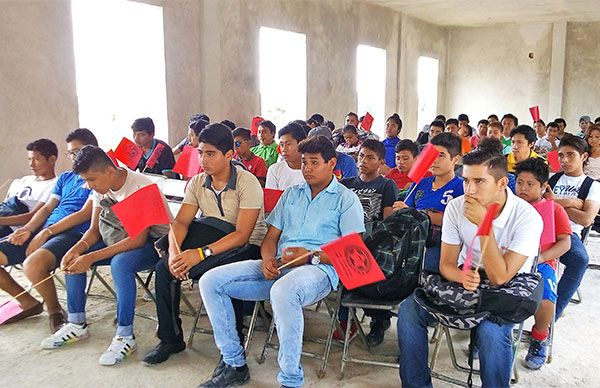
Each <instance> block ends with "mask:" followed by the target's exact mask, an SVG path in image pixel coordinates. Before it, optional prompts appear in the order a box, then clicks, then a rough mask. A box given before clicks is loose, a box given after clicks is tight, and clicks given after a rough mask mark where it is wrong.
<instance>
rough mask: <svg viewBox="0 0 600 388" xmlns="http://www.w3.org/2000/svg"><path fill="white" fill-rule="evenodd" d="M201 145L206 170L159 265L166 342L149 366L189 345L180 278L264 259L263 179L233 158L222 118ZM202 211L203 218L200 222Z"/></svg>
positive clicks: (194, 183) (239, 318) (238, 306)
mask: <svg viewBox="0 0 600 388" xmlns="http://www.w3.org/2000/svg"><path fill="white" fill-rule="evenodd" d="M198 150H199V154H200V165H201V166H202V168H203V169H204V172H202V173H200V174H198V175H196V176H194V177H193V178H192V179H191V180H190V182H189V184H188V186H187V188H186V190H185V197H184V199H183V205H182V206H181V208H180V209H179V212H178V213H177V216H176V217H175V221H174V222H173V233H169V237H168V239H169V240H168V241H169V244H168V245H169V246H168V260H164V259H163V260H160V261H159V262H158V263H157V264H156V279H155V287H156V311H157V315H158V338H159V339H160V343H159V344H158V345H157V346H156V347H155V348H154V349H152V350H151V351H150V352H148V353H147V354H146V355H145V356H144V358H143V360H142V361H143V362H144V364H146V365H154V364H159V363H161V362H164V361H166V360H167V359H168V358H169V357H170V356H171V355H172V354H175V353H179V352H181V351H183V350H184V349H185V342H184V341H183V331H182V328H181V319H180V318H179V302H180V298H181V282H180V280H183V279H186V278H191V279H199V278H200V277H201V276H203V275H204V273H205V272H206V271H208V270H209V269H211V268H214V267H217V266H220V265H223V264H228V263H233V262H236V261H243V260H248V259H256V258H259V257H260V244H261V243H262V240H263V237H264V236H265V233H266V229H267V227H266V224H265V221H264V216H263V192H262V188H261V187H260V184H259V183H258V180H257V179H256V177H255V176H254V175H252V174H251V173H250V172H248V171H246V170H244V169H242V168H241V167H240V168H237V167H235V166H234V165H233V164H232V162H231V160H232V158H233V137H232V135H231V131H230V130H229V128H227V127H226V126H225V125H223V124H220V123H215V124H210V125H208V126H207V127H206V128H204V130H203V131H202V132H201V133H200V146H199V149H198ZM198 211H200V212H201V213H202V218H201V219H200V220H196V221H195V220H194V219H195V216H196V214H197V213H198ZM178 246H180V247H181V253H179V252H178V249H177V247H178ZM205 302H206V299H205ZM234 306H235V310H236V314H235V317H236V326H237V329H238V332H236V337H237V341H238V343H239V342H240V341H241V329H242V323H243V308H242V307H243V305H242V302H241V301H236V302H235V303H234ZM237 333H240V334H239V336H238V334H237Z"/></svg>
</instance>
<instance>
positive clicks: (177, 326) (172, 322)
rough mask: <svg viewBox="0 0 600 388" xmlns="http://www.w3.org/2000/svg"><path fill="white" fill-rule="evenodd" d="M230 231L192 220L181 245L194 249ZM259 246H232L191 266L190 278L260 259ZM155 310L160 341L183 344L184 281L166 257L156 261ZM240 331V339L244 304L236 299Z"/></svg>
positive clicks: (234, 303) (234, 304) (235, 308)
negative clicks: (181, 308)
mask: <svg viewBox="0 0 600 388" xmlns="http://www.w3.org/2000/svg"><path fill="white" fill-rule="evenodd" d="M227 234H228V233H226V232H224V231H222V230H219V229H217V228H214V227H211V226H208V225H203V224H197V223H192V224H191V225H190V229H189V231H188V234H187V236H186V238H185V240H184V241H183V244H181V249H182V251H183V250H186V249H195V248H200V247H203V246H205V245H207V244H210V243H213V242H215V241H217V240H219V239H221V238H223V237H224V236H226V235H227ZM259 258H260V247H258V246H256V245H247V246H245V247H242V248H236V249H232V250H231V251H228V252H224V253H221V254H219V255H215V256H212V257H209V258H207V259H206V260H203V261H202V262H200V263H199V264H197V265H195V266H194V267H192V268H191V269H190V272H189V277H190V278H191V279H196V280H197V279H200V277H201V276H202V275H204V274H205V273H206V272H207V271H208V270H210V269H213V268H215V267H218V266H221V265H224V264H229V263H234V262H237V261H243V260H249V259H259ZM155 289H156V313H157V315H158V338H159V339H160V340H161V342H167V343H171V344H178V343H183V333H182V330H181V318H180V317H179V314H180V309H179V303H180V301H181V281H179V280H178V279H176V278H174V277H173V275H171V272H170V271H169V268H168V266H167V263H166V262H165V260H160V261H159V262H158V263H157V264H156V279H155ZM232 302H233V306H234V310H235V316H236V322H237V328H238V333H239V334H240V339H241V329H242V325H243V303H242V301H240V300H233V301H232Z"/></svg>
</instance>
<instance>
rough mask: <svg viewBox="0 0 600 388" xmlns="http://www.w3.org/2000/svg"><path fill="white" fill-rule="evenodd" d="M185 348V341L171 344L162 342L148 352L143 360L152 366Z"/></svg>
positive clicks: (145, 363)
mask: <svg viewBox="0 0 600 388" xmlns="http://www.w3.org/2000/svg"><path fill="white" fill-rule="evenodd" d="M184 350H185V343H184V342H182V343H180V344H170V343H166V342H161V343H159V344H158V345H156V347H155V348H154V349H152V350H151V351H149V352H148V353H146V355H145V356H144V358H143V359H142V362H143V363H144V365H147V366H152V365H156V364H160V363H161V362H165V361H167V360H168V359H169V357H171V355H172V354H176V353H180V352H183V351H184Z"/></svg>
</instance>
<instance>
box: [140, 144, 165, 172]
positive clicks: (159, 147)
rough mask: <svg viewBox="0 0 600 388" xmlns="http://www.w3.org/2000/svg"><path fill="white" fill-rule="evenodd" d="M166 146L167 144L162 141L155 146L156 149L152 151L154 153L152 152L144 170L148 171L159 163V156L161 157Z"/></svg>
mask: <svg viewBox="0 0 600 388" xmlns="http://www.w3.org/2000/svg"><path fill="white" fill-rule="evenodd" d="M164 148H165V145H164V144H162V143H158V144H157V145H156V147H154V151H152V154H150V157H149V158H148V161H147V162H146V166H145V167H144V170H142V172H144V171H146V169H147V168H154V166H156V163H158V158H159V157H160V154H162V152H163V149H164Z"/></svg>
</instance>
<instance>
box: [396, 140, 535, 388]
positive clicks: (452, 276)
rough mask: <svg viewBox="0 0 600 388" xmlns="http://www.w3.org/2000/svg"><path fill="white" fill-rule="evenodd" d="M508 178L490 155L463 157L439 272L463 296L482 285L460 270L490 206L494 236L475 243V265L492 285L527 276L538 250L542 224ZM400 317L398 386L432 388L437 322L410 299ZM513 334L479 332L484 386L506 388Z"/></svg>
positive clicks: (505, 329)
mask: <svg viewBox="0 0 600 388" xmlns="http://www.w3.org/2000/svg"><path fill="white" fill-rule="evenodd" d="M507 175H508V171H507V163H506V158H504V157H503V156H501V155H498V154H497V153H494V152H493V151H490V150H482V149H477V150H475V151H473V152H470V153H468V154H466V155H465V156H464V157H463V180H464V191H465V195H464V196H461V197H458V198H455V199H453V200H452V201H450V202H449V203H448V206H447V207H446V211H445V212H444V220H443V223H442V249H441V257H440V271H441V274H442V276H443V277H444V278H445V279H447V280H449V281H453V282H456V283H459V284H462V285H463V287H464V288H465V289H467V290H476V289H477V288H478V286H479V284H480V281H481V279H480V275H479V273H478V272H477V271H475V270H470V271H463V270H462V268H461V265H462V264H463V263H464V262H465V257H466V253H467V249H468V244H471V241H473V239H474V238H475V236H476V234H477V228H478V225H480V224H481V222H482V220H483V218H484V216H485V213H486V208H487V207H488V206H489V205H491V204H493V203H498V204H499V205H500V206H499V207H498V210H497V213H496V216H495V217H494V221H493V233H490V235H489V237H486V236H481V237H479V238H476V239H475V240H474V246H473V264H476V263H480V268H481V269H483V270H484V271H485V274H486V276H487V278H488V279H489V281H490V283H491V284H493V285H502V284H505V283H506V282H508V281H509V280H511V279H512V278H513V277H514V276H515V275H516V274H517V272H529V271H531V268H532V264H533V259H534V258H535V256H536V254H537V252H538V249H539V244H532V242H533V241H539V239H540V235H541V233H542V228H543V223H542V219H541V217H540V215H539V214H538V213H537V211H536V210H535V209H534V208H533V207H532V206H531V205H529V204H528V203H527V202H525V201H524V200H522V199H521V198H518V197H516V196H515V195H514V194H513V193H512V191H511V190H509V189H508V188H507V185H508V177H507ZM486 239H487V242H486V241H485V240H486ZM482 247H484V248H485V251H483V252H482ZM398 316H399V317H402V319H398V345H399V347H400V379H401V381H402V385H403V386H407V387H408V386H410V387H431V386H432V384H431V374H430V371H429V368H428V364H427V360H428V337H427V325H428V324H429V323H433V322H434V321H435V320H434V318H433V316H432V315H430V314H429V313H428V312H427V311H426V310H425V309H423V308H422V307H420V306H419V304H417V302H416V300H415V297H414V294H413V295H411V296H409V297H408V298H407V299H406V300H404V301H403V302H402V304H401V305H400V310H399V312H398ZM512 329H513V325H512V324H504V325H499V324H496V323H492V322H490V321H483V322H481V323H480V324H479V326H478V327H477V333H476V345H477V346H478V348H479V359H480V365H481V380H482V382H483V386H490V387H508V386H509V385H510V376H511V372H512V359H513V355H512V346H511V342H512V341H511V336H512Z"/></svg>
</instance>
